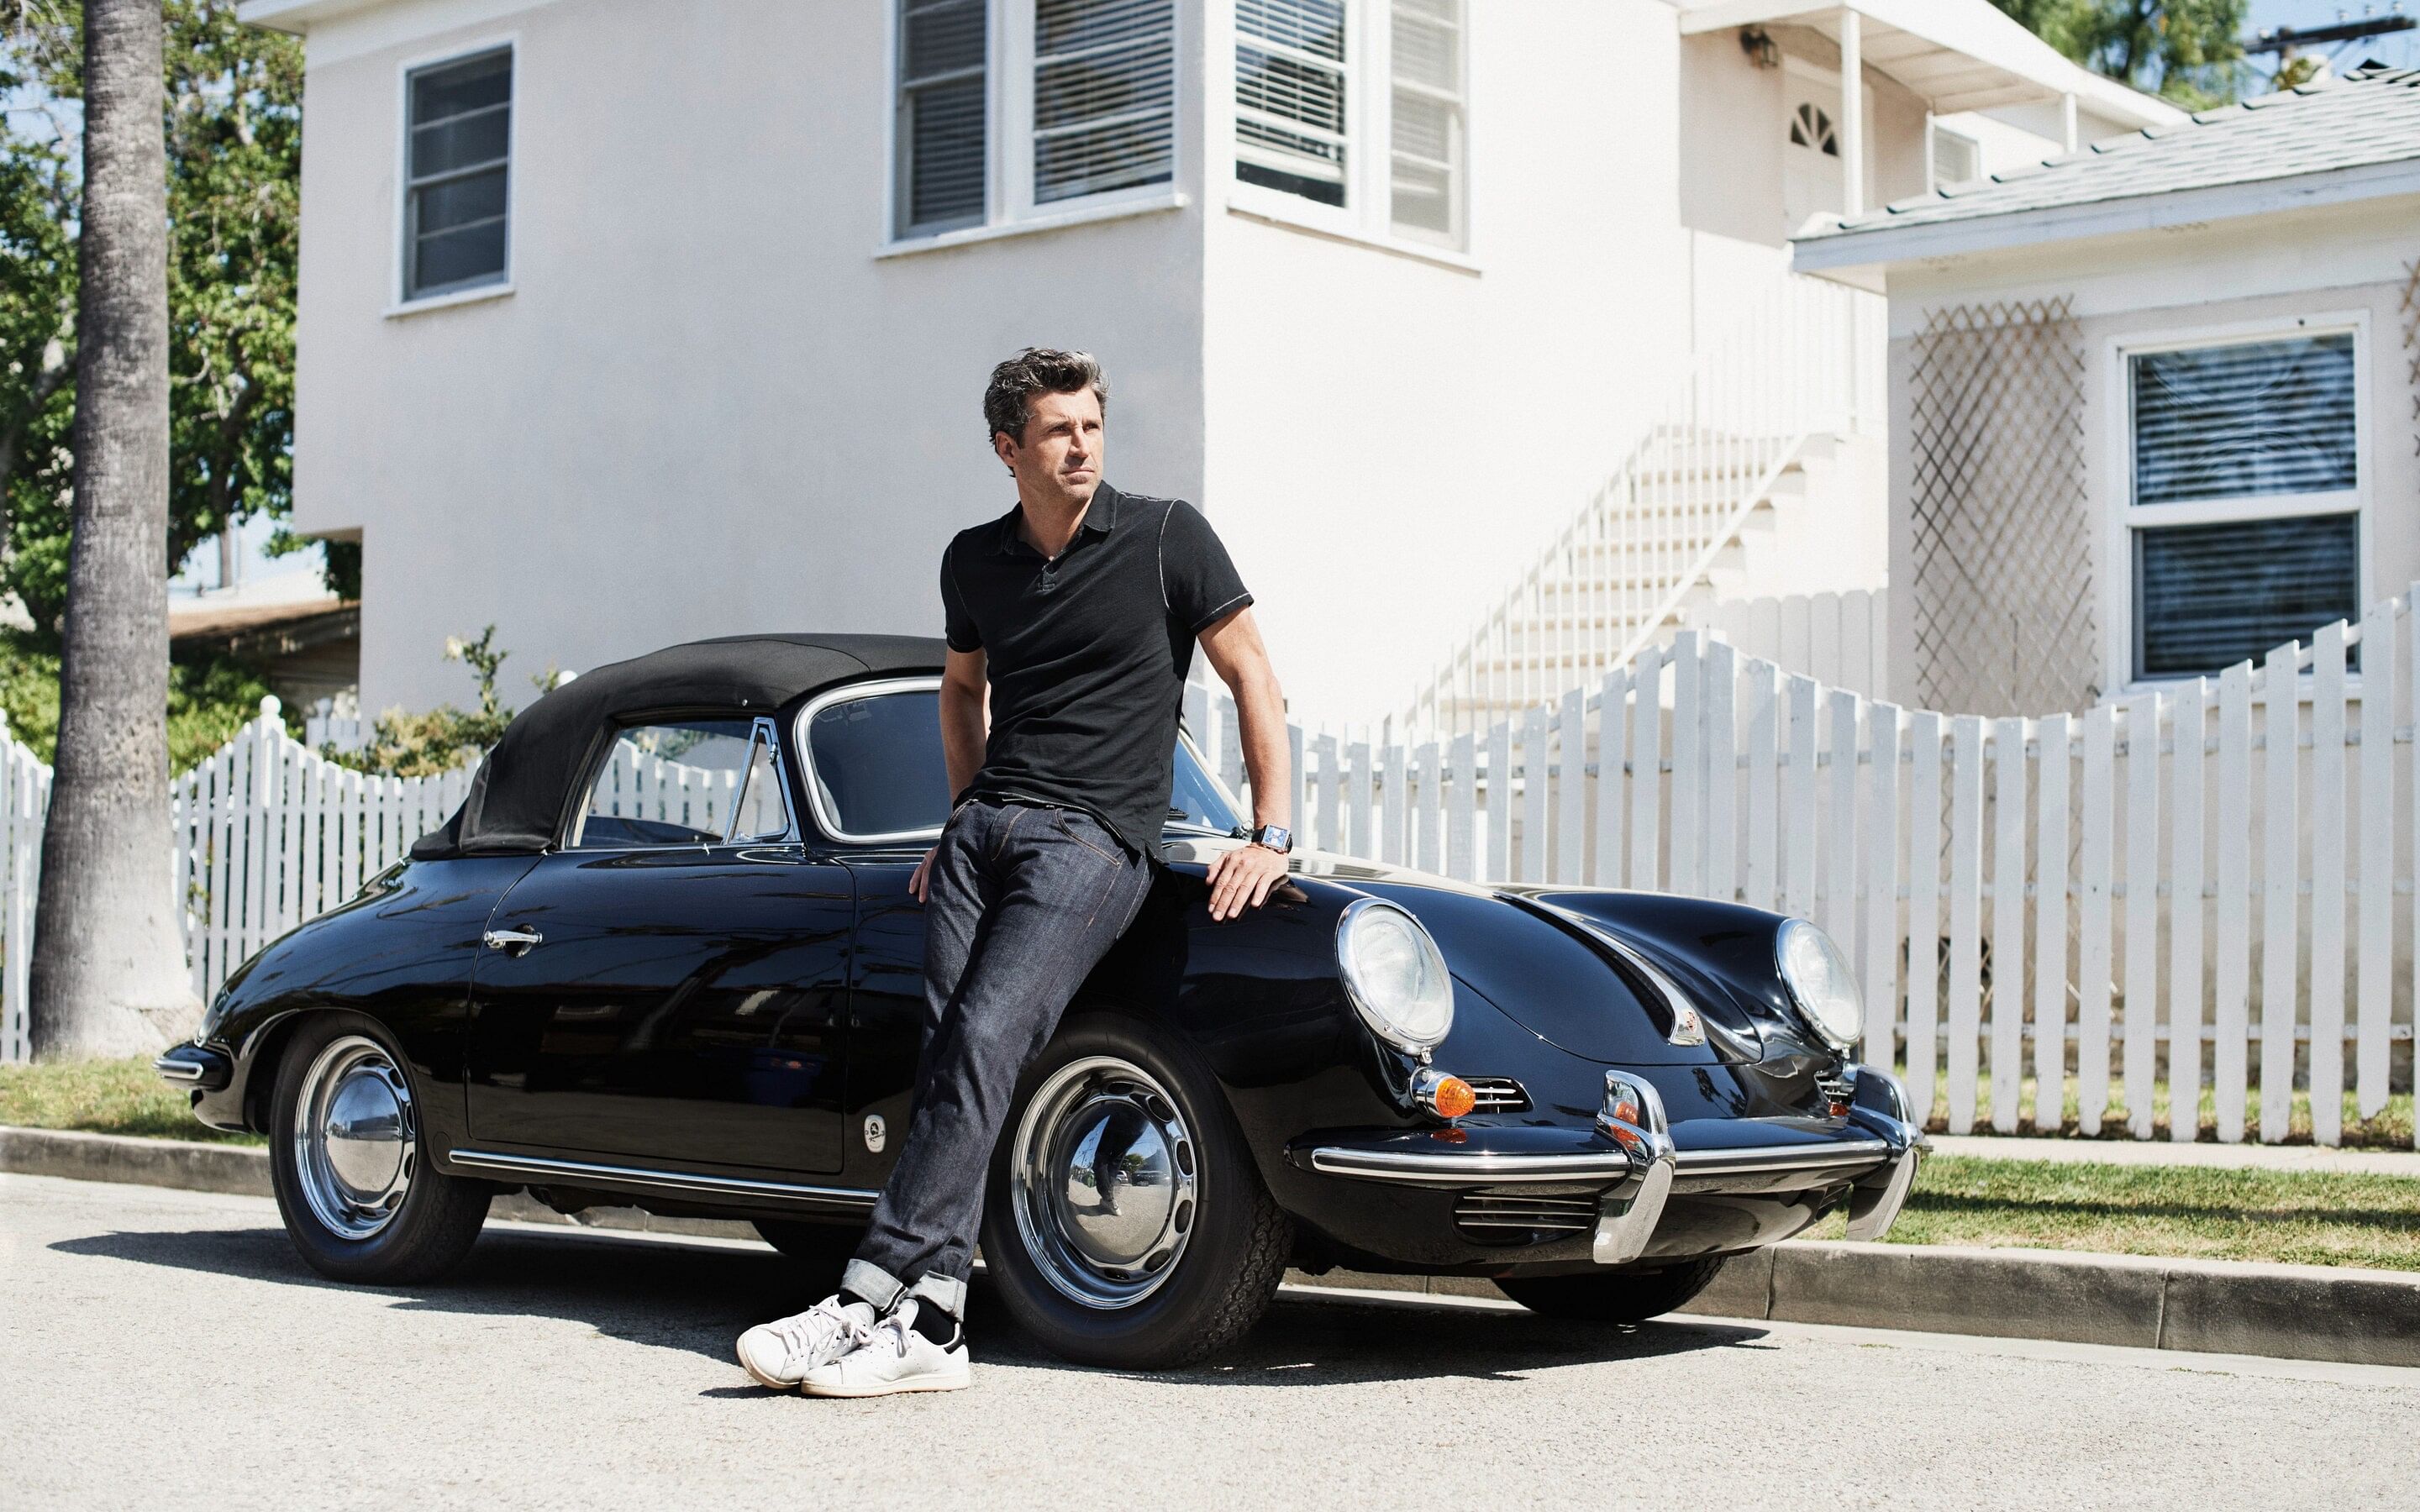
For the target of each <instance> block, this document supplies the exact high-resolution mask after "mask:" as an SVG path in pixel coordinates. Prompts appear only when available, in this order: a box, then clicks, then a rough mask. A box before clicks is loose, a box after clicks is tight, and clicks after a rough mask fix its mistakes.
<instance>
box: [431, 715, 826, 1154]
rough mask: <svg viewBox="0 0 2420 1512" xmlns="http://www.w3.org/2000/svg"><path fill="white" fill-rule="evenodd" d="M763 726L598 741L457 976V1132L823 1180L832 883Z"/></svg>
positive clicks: (487, 1141)
mask: <svg viewBox="0 0 2420 1512" xmlns="http://www.w3.org/2000/svg"><path fill="white" fill-rule="evenodd" d="M787 786H788V784H787V780H786V777H785V775H784V773H783V767H782V761H781V751H780V745H779V741H778V739H777V738H776V736H775V733H774V727H773V724H772V722H771V721H770V720H767V719H762V718H752V717H748V716H745V715H731V716H724V717H654V718H650V719H647V720H645V721H643V722H637V723H632V724H628V725H626V726H624V727H622V728H621V729H619V730H617V731H616V732H615V733H614V735H613V739H612V741H611V742H610V743H609V744H608V746H607V748H606V751H605V754H604V757H603V759H602V760H601V761H600V762H599V763H598V764H597V768H596V771H595V773H594V775H593V776H592V777H591V778H590V779H589V781H588V783H587V785H586V787H585V788H584V790H583V794H584V796H583V801H582V804H581V805H580V808H579V810H578V814H577V817H576V819H575V821H574V823H573V825H572V829H571V832H570V833H569V834H568V835H567V836H566V837H565V841H566V842H565V844H564V845H563V847H562V848H561V849H560V850H558V851H555V852H553V853H551V854H550V855H548V856H545V857H543V858H542V859H540V860H539V862H538V863H537V864H536V865H535V867H533V868H531V869H530V871H529V872H528V873H527V874H526V875H525V876H524V877H522V879H521V880H520V882H519V883H518V884H516V885H515V886H514V887H513V888H512V889H511V890H510V891H509V892H507V893H506V894H505V895H504V899H503V901H502V902H501V903H498V904H497V907H496V910H495V912H494V914H493V915H492V916H491V917H490V918H489V929H488V937H487V945H488V949H483V950H482V951H481V952H480V954H479V963H478V965H477V968H476V969H475V971H474V973H473V985H472V1002H473V1010H472V1011H473V1018H472V1032H471V1037H470V1065H469V1067H468V1068H467V1070H468V1075H467V1078H466V1080H467V1081H468V1084H469V1088H470V1093H469V1101H470V1107H469V1118H470V1124H471V1133H472V1137H473V1139H474V1140H476V1141H477V1142H478V1143H479V1144H480V1145H481V1146H482V1147H484V1148H490V1149H495V1148H503V1149H527V1150H538V1149H543V1150H546V1151H550V1152H553V1153H556V1154H568V1155H574V1156H579V1155H596V1156H610V1157H613V1158H614V1160H615V1161H616V1163H618V1164H623V1165H642V1166H648V1167H655V1168H668V1169H686V1168H690V1167H696V1166H737V1167H748V1168H754V1169H769V1170H786V1171H801V1172H829V1171H836V1170H838V1169H840V1167H841V1127H840V1118H841V1111H842V1108H841V1104H842V1100H843V1097H844V1094H845V1049H846V1041H847V1016H846V1011H847V1001H848V964H849V954H850V929H851V922H852V917H853V911H854V898H853V891H854V889H853V884H852V881H851V878H850V874H849V872H848V870H847V869H846V868H845V867H843V866H840V865H838V864H836V863H834V862H833V861H831V860H830V859H828V858H825V857H822V856H817V855H815V854H814V853H812V852H811V851H810V850H809V849H808V848H807V847H806V846H805V845H804V844H802V843H801V837H800V834H799V825H797V824H796V822H795V820H794V818H793V816H792V814H791V811H790V802H789V796H788V793H787Z"/></svg>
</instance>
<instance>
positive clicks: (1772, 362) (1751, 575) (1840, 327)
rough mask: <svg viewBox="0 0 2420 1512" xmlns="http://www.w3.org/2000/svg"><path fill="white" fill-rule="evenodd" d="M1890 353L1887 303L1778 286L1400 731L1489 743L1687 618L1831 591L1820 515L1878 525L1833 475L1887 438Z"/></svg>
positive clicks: (1435, 678)
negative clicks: (1867, 439) (1864, 445)
mask: <svg viewBox="0 0 2420 1512" xmlns="http://www.w3.org/2000/svg"><path fill="white" fill-rule="evenodd" d="M1885 339H1886V337H1885V325H1884V318H1883V301H1882V300H1881V299H1880V298H1878V297H1876V296H1874V295H1870V294H1863V293H1860V292H1858V291H1856V290H1854V289H1849V288H1845V287H1842V286H1841V285H1836V284H1828V283H1823V282H1820V281H1818V280H1815V279H1810V278H1806V277H1802V276H1799V275H1794V274H1787V273H1785V274H1782V275H1780V276H1779V278H1778V279H1777V281H1776V283H1775V284H1774V285H1772V286H1771V287H1770V288H1768V289H1767V290H1766V291H1765V292H1764V293H1763V295H1762V296H1761V298H1759V299H1758V300H1756V301H1752V303H1751V304H1750V306H1749V308H1748V309H1747V310H1746V311H1745V314H1744V315H1743V316H1742V317H1741V318H1740V319H1739V320H1738V321H1737V322H1736V323H1735V324H1733V325H1732V326H1731V327H1730V329H1729V330H1728V331H1726V332H1724V333H1723V334H1722V335H1720V336H1718V337H1717V338H1716V339H1715V340H1714V341H1712V342H1710V343H1708V344H1706V345H1705V346H1703V347H1700V349H1699V353H1698V354H1697V356H1696V357H1695V358H1694V359H1693V360H1692V361H1691V363H1690V364H1689V366H1688V368H1687V369H1686V370H1685V372H1684V373H1683V376H1682V378H1681V379H1680V382H1679V391H1678V392H1677V393H1675V394H1674V395H1673V397H1672V399H1671V401H1670V402H1669V403H1668V406H1667V407H1666V409H1664V410H1663V411H1662V412H1661V413H1660V414H1658V415H1656V416H1655V417H1654V418H1653V420H1652V422H1651V423H1650V424H1648V425H1647V426H1645V427H1644V429H1643V430H1642V431H1641V432H1640V436H1639V440H1637V443H1636V444H1635V445H1634V446H1633V447H1632V449H1631V453H1630V457H1629V460H1628V461H1627V462H1626V463H1625V464H1624V466H1623V467H1622V469H1621V471H1620V472H1618V473H1616V474H1615V475H1614V477H1613V479H1612V480H1611V481H1610V482H1609V483H1607V484H1606V486H1604V487H1603V488H1601V489H1599V490H1598V492H1597V494H1596V497H1595V498H1593V499H1591V500H1590V501H1589V504H1588V506H1587V507H1586V508H1585V509H1583V510H1581V511H1580V513H1579V515H1578V516H1577V517H1576V518H1575V519H1574V520H1573V521H1572V522H1571V523H1570V524H1569V525H1567V526H1565V527H1564V529H1563V531H1562V532H1561V533H1560V534H1559V535H1558V536H1557V537H1556V539H1555V541H1554V543H1553V544H1552V545H1551V546H1549V547H1548V548H1546V549H1545V551H1544V552H1543V553H1542V554H1541V555H1540V556H1539V557H1538V559H1537V560H1536V562H1535V563H1533V564H1532V565H1531V566H1530V568H1529V569H1528V572H1527V573H1525V574H1524V575H1523V577H1522V578H1521V579H1520V580H1519V581H1518V582H1517V583H1515V584H1514V585H1513V586H1512V588H1511V589H1510V590H1509V591H1508V592H1506V593H1505V594H1503V595H1502V597H1501V598H1500V599H1499V600H1498V601H1497V604H1496V606H1495V607H1494V608H1493V609H1490V610H1489V611H1488V612H1487V614H1486V615H1484V616H1483V617H1482V618H1481V620H1480V622H1479V623H1478V624H1477V625H1475V626H1473V627H1472V628H1471V630H1470V631H1469V632H1468V633H1467V634H1466V635H1465V636H1464V637H1463V638H1462V640H1461V641H1460V643H1459V644H1457V645H1456V646H1455V647H1454V648H1453V650H1452V651H1451V652H1450V654H1449V655H1448V656H1446V657H1445V658H1444V659H1442V660H1441V661H1440V662H1439V663H1438V665H1437V666H1436V668H1435V671H1433V672H1432V673H1431V674H1430V675H1429V677H1428V678H1427V679H1426V681H1425V682H1424V683H1423V684H1422V685H1421V686H1420V687H1419V689H1418V690H1417V692H1416V694H1415V697H1414V700H1413V703H1412V706H1411V708H1410V709H1409V711H1408V715H1407V723H1408V724H1409V725H1410V726H1411V727H1413V728H1420V729H1432V730H1436V731H1439V732H1441V733H1445V734H1448V735H1451V734H1458V733H1462V732H1464V731H1479V730H1484V729H1485V728H1486V727H1488V726H1489V725H1492V724H1494V723H1495V722H1497V720H1500V719H1505V718H1508V717H1512V716H1513V715H1515V714H1517V713H1519V712H1521V711H1524V710H1527V709H1528V708H1531V707H1534V706H1535V705H1537V704H1538V703H1540V702H1548V701H1551V700H1554V699H1557V698H1559V697H1560V696H1561V695H1562V694H1563V693H1564V692H1565V691H1567V690H1569V689H1571V688H1574V687H1584V686H1587V685H1590V684H1592V683H1594V682H1595V681H1596V680H1597V679H1599V678H1601V677H1603V676H1604V674H1605V673H1606V672H1607V671H1612V670H1613V669H1615V668H1617V667H1620V666H1621V665H1622V664H1623V663H1625V662H1627V661H1628V660H1629V659H1630V658H1631V657H1632V656H1635V655H1637V652H1638V651H1639V650H1640V649H1641V648H1642V647H1644V646H1647V645H1649V644H1660V643H1662V642H1664V641H1666V640H1668V639H1669V637H1670V636H1671V635H1672V634H1673V633H1674V632H1675V631H1677V630H1678V629H1679V628H1680V627H1681V626H1682V625H1683V624H1684V623H1686V621H1687V619H1688V616H1689V614H1690V611H1691V610H1692V609H1699V608H1702V607H1703V606H1706V605H1709V604H1711V603H1713V602H1714V601H1715V600H1718V599H1733V598H1741V597H1746V596H1752V595H1756V594H1771V593H1782V592H1787V593H1805V592H1808V591H1810V590H1811V589H1814V588H1820V587H1825V586H1836V585H1831V584H1825V583H1822V582H1820V581H1815V582H1810V581H1809V580H1808V579H1807V574H1806V573H1805V571H1803V570H1801V569H1802V567H1803V563H1804V560H1805V559H1806V558H1807V554H1808V552H1809V549H1810V547H1812V548H1815V549H1816V550H1817V553H1818V554H1820V546H1818V545H1817V541H1818V538H1820V537H1821V536H1822V535H1823V534H1824V533H1825V532H1827V531H1830V530H1834V529H1837V528H1838V527H1839V526H1840V525H1841V524H1842V523H1844V522H1842V521H1840V520H1838V518H1836V517H1826V512H1828V511H1835V510H1838V509H1843V508H1856V507H1869V508H1871V509H1873V510H1875V511H1877V512H1878V511H1879V510H1880V509H1881V507H1882V504H1883V501H1882V499H1881V498H1880V497H1879V496H1875V497H1870V498H1868V497H1864V496H1866V495H1868V494H1869V493H1870V492H1871V490H1869V489H1867V488H1864V487H1860V486H1857V485H1856V483H1855V481H1854V479H1851V480H1841V479H1836V478H1835V477H1834V475H1833V474H1834V471H1835V467H1836V463H1837V462H1838V459H1839V455H1840V453H1841V451H1842V449H1843V448H1844V446H1846V445H1852V444H1854V441H1855V439H1857V438H1859V437H1861V436H1865V435H1868V434H1869V433H1874V432H1878V431H1879V429H1880V424H1881V402H1882V401H1881V395H1882V387H1883V371H1882V364H1883V361H1884V353H1885ZM1844 482H1845V483H1846V484H1847V486H1845V487H1844V486H1842V485H1843V483H1844ZM1844 496H1845V497H1844ZM1867 523H1871V522H1867ZM1837 586H1843V587H1847V586H1865V585H1863V584H1847V583H1843V584H1838V585H1837Z"/></svg>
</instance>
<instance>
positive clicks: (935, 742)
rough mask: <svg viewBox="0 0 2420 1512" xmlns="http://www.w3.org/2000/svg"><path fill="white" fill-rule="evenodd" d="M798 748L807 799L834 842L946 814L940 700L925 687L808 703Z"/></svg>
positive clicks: (896, 833)
mask: <svg viewBox="0 0 2420 1512" xmlns="http://www.w3.org/2000/svg"><path fill="white" fill-rule="evenodd" d="M805 736H806V738H805V742H804V743H805V746H806V748H807V757H808V762H809V764H810V765H811V766H812V767H813V768H814V802H815V808H816V810H817V812H818V815H819V817H820V818H821V819H822V820H823V822H824V825H825V827H826V828H828V829H830V831H831V832H832V833H833V836H834V838H836V839H841V840H875V839H884V838H897V837H901V836H906V835H911V834H914V833H916V832H917V831H920V830H938V829H939V828H940V827H941V825H942V824H943V823H944V822H945V821H947V820H948V818H949V817H950V769H949V765H948V764H947V763H945V762H944V761H943V760H942V758H941V705H940V698H939V694H938V693H937V692H936V690H934V689H933V688H930V687H915V688H903V689H899V690H896V691H892V692H880V693H867V694H865V695H864V696H863V697H860V698H844V699H838V700H835V701H833V702H828V703H825V704H822V705H821V706H819V707H816V708H815V709H814V711H813V712H812V713H811V714H810V715H809V717H808V718H807V721H806V730H805Z"/></svg>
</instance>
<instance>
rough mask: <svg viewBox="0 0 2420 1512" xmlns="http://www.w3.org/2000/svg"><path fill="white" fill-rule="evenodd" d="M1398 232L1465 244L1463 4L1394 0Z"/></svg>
mask: <svg viewBox="0 0 2420 1512" xmlns="http://www.w3.org/2000/svg"><path fill="white" fill-rule="evenodd" d="M1391 41H1392V48H1391V54H1392V57H1391V67H1390V70H1389V71H1391V72H1392V73H1393V74H1394V76H1395V78H1394V83H1395V98H1394V102H1393V104H1394V129H1393V132H1392V137H1393V144H1392V145H1393V147H1394V163H1393V172H1392V179H1391V183H1390V185H1389V190H1390V196H1391V201H1392V206H1393V209H1392V215H1393V218H1394V227H1395V230H1396V231H1397V232H1399V233H1401V234H1402V235H1404V236H1413V237H1424V238H1428V239H1433V240H1437V241H1443V242H1447V243H1449V244H1453V245H1459V244H1460V243H1461V241H1462V228H1461V222H1462V203H1461V200H1462V196H1461V189H1462V100H1463V47H1462V0H1394V30H1393V36H1392V38H1391Z"/></svg>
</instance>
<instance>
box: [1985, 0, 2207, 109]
mask: <svg viewBox="0 0 2420 1512" xmlns="http://www.w3.org/2000/svg"><path fill="white" fill-rule="evenodd" d="M1992 3H1993V5H1995V6H1998V7H1999V8H2001V9H2002V10H2005V11H2007V12H2008V13H2009V15H2010V16H2012V17H2014V18H2015V19H2016V20H2017V21H2018V22H2020V23H2023V24H2024V26H2025V27H2026V29H2028V30H2029V31H2031V32H2033V33H2034V34H2035V35H2036V36H2038V37H2040V38H2041V39H2042V40H2044V41H2046V42H2048V43H2050V44H2051V45H2052V46H2053V47H2055V48H2057V49H2058V50H2059V51H2060V52H2062V53H2064V54H2067V55H2068V56H2069V57H2071V58H2073V59H2075V60H2076V61H2077V62H2078V63H2081V64H2083V65H2084V66H2085V67H2086V68H2088V69H2092V70H2093V71H2095V72H2097V73H2103V74H2106V75H2108V76H2109V77H2110V78H2112V79H2115V80H2117V81H2118V83H2120V84H2123V85H2131V86H2132V87H2133V88H2136V89H2140V90H2142V91H2143V92H2144V93H2146V94H2152V95H2158V96H2161V97H2162V98H2164V99H2166V100H2173V101H2175V102H2176V103H2177V104H2180V105H2182V106H2185V107H2187V108H2188V109H2193V110H2200V109H2203V108H2205V107H2207V106H2211V105H2219V104H2225V103H2226V102H2227V101H2228V100H2234V99H2236V98H2238V97H2239V96H2240V95H2242V92H2243V90H2244V87H2245V85H2246V84H2247V83H2248V82H2249V79H2250V70H2249V69H2246V68H2245V67H2244V63H2243V47H2242V42H2241V41H2239V40H2238V39H2239V37H2240V36H2241V34H2242V30H2243V18H2244V13H2245V11H2246V10H2247V9H2248V8H2249V4H2250V0H1992Z"/></svg>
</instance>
